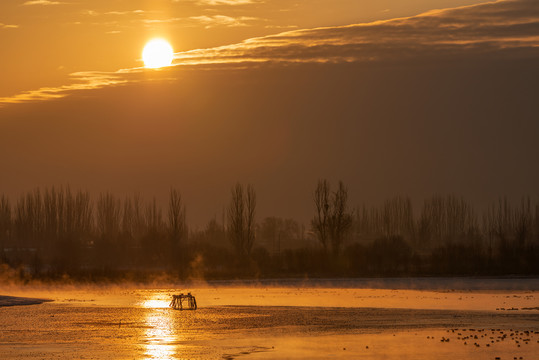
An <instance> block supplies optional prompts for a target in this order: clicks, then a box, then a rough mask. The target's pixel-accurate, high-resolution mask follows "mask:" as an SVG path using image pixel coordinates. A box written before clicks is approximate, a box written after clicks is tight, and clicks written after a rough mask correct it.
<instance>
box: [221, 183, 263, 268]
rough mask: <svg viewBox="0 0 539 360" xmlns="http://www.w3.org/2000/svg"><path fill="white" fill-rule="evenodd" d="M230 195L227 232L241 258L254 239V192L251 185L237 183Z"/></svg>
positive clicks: (247, 254) (251, 245)
mask: <svg viewBox="0 0 539 360" xmlns="http://www.w3.org/2000/svg"><path fill="white" fill-rule="evenodd" d="M231 196H232V197H231V199H230V205H229V206H228V213H227V214H228V228H227V233H228V237H229V239H230V242H231V243H232V246H233V247H234V250H235V251H236V254H237V255H238V256H239V257H240V258H243V257H245V256H249V255H250V253H251V250H252V248H253V244H254V241H255V212H256V193H255V190H254V188H253V187H252V186H251V185H248V186H247V188H246V189H244V187H243V185H241V184H239V183H238V184H236V185H235V186H234V187H233V188H232V192H231Z"/></svg>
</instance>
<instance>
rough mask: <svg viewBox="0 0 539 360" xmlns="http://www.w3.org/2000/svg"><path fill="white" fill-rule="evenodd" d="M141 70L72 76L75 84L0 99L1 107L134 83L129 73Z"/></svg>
mask: <svg viewBox="0 0 539 360" xmlns="http://www.w3.org/2000/svg"><path fill="white" fill-rule="evenodd" d="M137 71H140V69H127V70H119V71H116V72H99V71H85V72H76V73H73V74H71V79H72V80H73V84H70V85H63V86H59V87H43V88H40V89H37V90H31V91H26V92H23V93H20V94H17V95H15V96H10V97H4V98H0V107H1V106H2V105H3V104H18V103H23V102H28V101H43V100H53V99H59V98H63V97H65V96H67V94H69V93H71V92H73V91H78V90H92V89H100V88H103V87H107V86H113V85H121V84H125V83H128V82H134V81H136V80H135V79H130V78H129V73H134V72H137Z"/></svg>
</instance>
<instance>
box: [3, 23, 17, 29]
mask: <svg viewBox="0 0 539 360" xmlns="http://www.w3.org/2000/svg"><path fill="white" fill-rule="evenodd" d="M18 27H19V25H9V24H3V23H0V29H17V28H18Z"/></svg>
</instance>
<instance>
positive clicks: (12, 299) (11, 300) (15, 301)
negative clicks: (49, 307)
mask: <svg viewBox="0 0 539 360" xmlns="http://www.w3.org/2000/svg"><path fill="white" fill-rule="evenodd" d="M49 301H52V300H49V299H36V298H27V297H19V296H6V295H0V308H2V307H8V306H24V305H39V304H43V303H44V302H49Z"/></svg>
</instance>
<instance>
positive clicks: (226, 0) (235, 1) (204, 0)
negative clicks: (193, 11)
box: [197, 0, 260, 6]
mask: <svg viewBox="0 0 539 360" xmlns="http://www.w3.org/2000/svg"><path fill="white" fill-rule="evenodd" d="M258 2H260V1H256V0H199V1H197V4H199V5H210V6H217V5H233V6H234V5H247V4H254V3H258Z"/></svg>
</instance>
